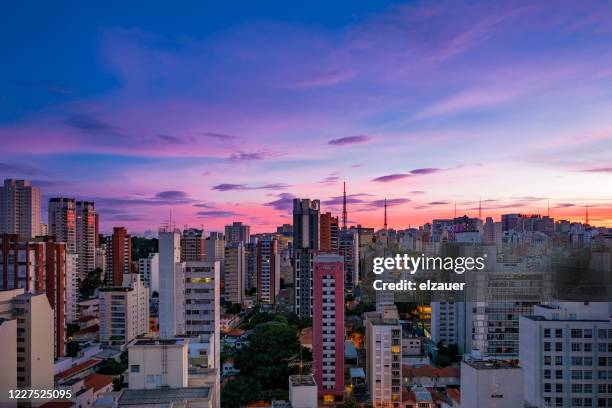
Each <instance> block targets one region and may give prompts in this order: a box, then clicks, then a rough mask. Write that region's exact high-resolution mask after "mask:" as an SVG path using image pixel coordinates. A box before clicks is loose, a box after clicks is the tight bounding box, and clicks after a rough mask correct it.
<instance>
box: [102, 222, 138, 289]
mask: <svg viewBox="0 0 612 408" xmlns="http://www.w3.org/2000/svg"><path fill="white" fill-rule="evenodd" d="M108 245H109V244H108V243H107V247H106V272H105V275H104V281H105V282H106V284H107V285H109V286H121V285H122V284H123V275H125V274H127V273H130V264H131V262H132V237H131V236H130V235H129V234H128V232H127V229H126V228H124V227H115V228H113V236H112V237H111V241H110V247H109V246H108Z"/></svg>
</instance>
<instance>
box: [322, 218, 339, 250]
mask: <svg viewBox="0 0 612 408" xmlns="http://www.w3.org/2000/svg"><path fill="white" fill-rule="evenodd" d="M320 226H321V243H320V250H321V252H334V253H338V249H339V243H340V242H339V241H340V237H339V235H338V234H339V227H338V217H332V214H331V213H330V212H327V213H324V214H321V220H320Z"/></svg>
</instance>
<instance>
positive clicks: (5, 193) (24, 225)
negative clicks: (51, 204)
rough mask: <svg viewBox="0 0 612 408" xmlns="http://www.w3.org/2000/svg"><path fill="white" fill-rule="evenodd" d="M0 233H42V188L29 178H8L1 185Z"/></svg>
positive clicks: (28, 236) (34, 235)
mask: <svg viewBox="0 0 612 408" xmlns="http://www.w3.org/2000/svg"><path fill="white" fill-rule="evenodd" d="M0 234H17V235H19V236H20V237H23V238H34V237H37V236H39V235H40V189H39V188H38V187H34V186H32V185H30V182H29V181H28V180H16V179H6V180H4V185H3V186H0Z"/></svg>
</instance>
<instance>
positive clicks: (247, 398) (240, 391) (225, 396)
mask: <svg viewBox="0 0 612 408" xmlns="http://www.w3.org/2000/svg"><path fill="white" fill-rule="evenodd" d="M260 396H261V386H260V384H259V382H257V381H256V380H255V379H253V378H249V377H244V376H239V377H238V378H236V379H235V380H231V381H229V382H228V383H227V384H225V386H224V387H223V389H222V390H221V405H222V406H223V407H226V408H240V407H242V406H244V405H246V404H248V403H249V402H251V401H257V400H259V399H260Z"/></svg>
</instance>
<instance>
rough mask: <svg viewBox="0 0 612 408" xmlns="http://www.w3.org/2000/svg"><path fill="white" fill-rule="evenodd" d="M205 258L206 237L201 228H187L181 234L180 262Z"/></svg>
mask: <svg viewBox="0 0 612 408" xmlns="http://www.w3.org/2000/svg"><path fill="white" fill-rule="evenodd" d="M204 260H206V237H205V235H204V230H203V229H197V228H187V229H184V230H183V234H182V235H181V262H198V261H204Z"/></svg>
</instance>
